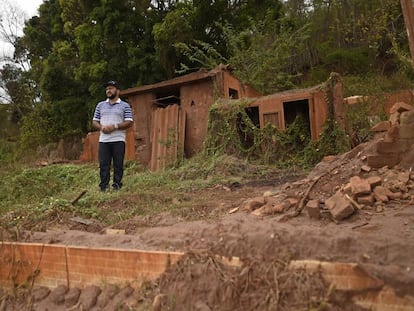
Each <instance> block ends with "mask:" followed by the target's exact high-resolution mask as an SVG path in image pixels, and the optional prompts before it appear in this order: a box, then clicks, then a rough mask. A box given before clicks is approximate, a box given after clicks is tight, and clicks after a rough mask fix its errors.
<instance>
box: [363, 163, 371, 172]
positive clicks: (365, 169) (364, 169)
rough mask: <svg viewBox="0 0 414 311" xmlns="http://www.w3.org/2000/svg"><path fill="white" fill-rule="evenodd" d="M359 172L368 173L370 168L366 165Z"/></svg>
mask: <svg viewBox="0 0 414 311" xmlns="http://www.w3.org/2000/svg"><path fill="white" fill-rule="evenodd" d="M361 171H363V172H367V173H368V172H370V171H371V167H370V166H368V165H362V166H361Z"/></svg>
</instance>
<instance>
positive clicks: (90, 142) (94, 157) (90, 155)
mask: <svg viewBox="0 0 414 311" xmlns="http://www.w3.org/2000/svg"><path fill="white" fill-rule="evenodd" d="M82 144H83V149H82V154H81V155H80V158H79V160H80V161H81V162H98V146H99V131H95V132H90V133H88V135H86V137H85V138H84V139H83V143H82ZM135 158H136V157H135V138H134V130H133V129H132V127H130V128H129V129H127V131H126V137H125V159H127V160H135Z"/></svg>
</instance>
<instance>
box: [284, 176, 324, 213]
mask: <svg viewBox="0 0 414 311" xmlns="http://www.w3.org/2000/svg"><path fill="white" fill-rule="evenodd" d="M322 176H323V175H320V176H318V177H316V178H315V179H314V180H313V181H312V183H311V184H310V185H309V187H308V189H307V190H306V192H305V193H304V194H303V196H302V197H301V198H300V200H299V201H298V203H296V207H295V212H294V213H293V214H292V217H297V216H299V215H300V213H301V212H302V210H303V208H304V207H305V204H306V201H307V200H308V197H309V193H310V192H311V190H312V188H313V187H314V186H315V185H316V183H317V182H318V181H319V179H321V178H322Z"/></svg>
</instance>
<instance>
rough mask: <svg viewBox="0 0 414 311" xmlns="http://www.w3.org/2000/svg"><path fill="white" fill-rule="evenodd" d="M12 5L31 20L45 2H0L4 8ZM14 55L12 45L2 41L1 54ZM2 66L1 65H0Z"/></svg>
mask: <svg viewBox="0 0 414 311" xmlns="http://www.w3.org/2000/svg"><path fill="white" fill-rule="evenodd" d="M9 3H10V4H11V5H12V6H14V7H17V8H18V9H21V10H22V11H24V12H25V14H26V18H28V19H30V18H31V17H32V16H34V15H37V9H38V8H39V6H40V5H41V4H42V3H43V0H0V5H1V6H2V7H3V8H4V7H7V5H8V4H9ZM12 53H13V48H12V45H10V44H7V43H5V42H4V41H3V40H1V39H0V54H1V56H3V55H10V54H12ZM0 65H1V64H0Z"/></svg>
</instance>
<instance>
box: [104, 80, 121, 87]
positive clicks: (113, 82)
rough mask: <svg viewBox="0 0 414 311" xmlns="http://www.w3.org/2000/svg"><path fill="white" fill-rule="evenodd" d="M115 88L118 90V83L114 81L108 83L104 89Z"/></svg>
mask: <svg viewBox="0 0 414 311" xmlns="http://www.w3.org/2000/svg"><path fill="white" fill-rule="evenodd" d="M110 85H111V86H115V87H116V88H118V83H117V82H116V81H114V80H111V81H108V82H106V83H105V84H104V87H108V86H110Z"/></svg>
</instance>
